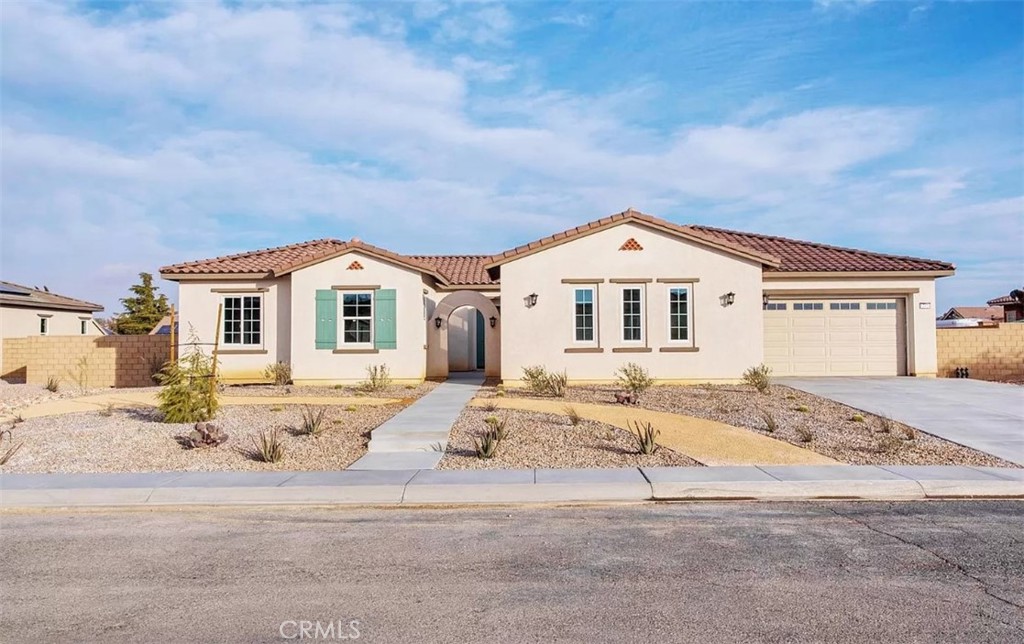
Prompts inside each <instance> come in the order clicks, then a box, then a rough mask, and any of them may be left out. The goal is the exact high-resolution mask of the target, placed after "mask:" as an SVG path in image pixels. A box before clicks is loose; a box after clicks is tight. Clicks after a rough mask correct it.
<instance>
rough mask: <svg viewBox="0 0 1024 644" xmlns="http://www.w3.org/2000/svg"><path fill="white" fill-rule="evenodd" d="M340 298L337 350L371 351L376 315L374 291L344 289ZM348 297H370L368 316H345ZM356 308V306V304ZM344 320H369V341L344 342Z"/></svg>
mask: <svg viewBox="0 0 1024 644" xmlns="http://www.w3.org/2000/svg"><path fill="white" fill-rule="evenodd" d="M340 295H341V297H339V298H338V350H342V351H343V350H346V349H373V348H374V347H375V345H374V340H375V338H374V335H375V334H374V328H373V327H374V319H375V318H374V316H375V315H376V313H377V296H376V290H374V289H359V290H349V289H347V288H346V289H345V290H344V291H342V292H341V294H340ZM348 295H356V296H358V295H369V296H370V315H369V317H367V316H365V315H358V316H353V317H346V316H345V297H346V296H348ZM357 306H358V304H357ZM345 320H369V321H370V340H369V341H368V342H346V341H345Z"/></svg>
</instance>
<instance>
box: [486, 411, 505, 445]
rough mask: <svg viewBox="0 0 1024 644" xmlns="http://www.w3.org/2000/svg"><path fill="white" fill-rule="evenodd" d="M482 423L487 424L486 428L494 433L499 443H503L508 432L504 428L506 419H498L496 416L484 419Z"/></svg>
mask: <svg viewBox="0 0 1024 644" xmlns="http://www.w3.org/2000/svg"><path fill="white" fill-rule="evenodd" d="M484 422H485V423H487V427H488V428H489V430H490V431H492V432H494V435H495V436H497V437H498V440H499V441H503V440H505V438H507V437H508V435H509V431H508V430H507V429H506V428H505V423H506V422H507V419H504V418H498V417H497V416H488V417H487V418H484Z"/></svg>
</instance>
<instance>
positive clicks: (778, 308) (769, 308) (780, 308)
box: [764, 302, 787, 311]
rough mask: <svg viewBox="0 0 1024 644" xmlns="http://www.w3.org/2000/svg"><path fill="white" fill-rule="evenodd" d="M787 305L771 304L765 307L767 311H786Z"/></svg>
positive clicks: (782, 303)
mask: <svg viewBox="0 0 1024 644" xmlns="http://www.w3.org/2000/svg"><path fill="white" fill-rule="evenodd" d="M786 306H787V304H786V303H785V302H769V303H767V304H765V305H764V310H765V311H785V310H786Z"/></svg>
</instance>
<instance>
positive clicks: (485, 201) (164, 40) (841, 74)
mask: <svg viewBox="0 0 1024 644" xmlns="http://www.w3.org/2000/svg"><path fill="white" fill-rule="evenodd" d="M0 12H2V13H0V16H2V34H0V35H2V64H0V72H2V78H0V83H2V86H0V91H2V116H0V125H2V132H0V134H2V146H0V164H2V168H0V169H2V177H0V180H2V191H3V192H2V195H0V196H2V201H0V208H2V211H0V215H2V235H3V238H2V251H3V257H2V273H3V278H4V279H7V280H11V281H15V282H20V283H25V284H29V285H40V286H41V285H43V284H46V285H48V286H49V287H50V289H51V290H55V291H58V292H63V293H67V294H69V295H73V296H76V297H81V298H84V299H91V300H94V301H98V302H100V303H102V304H104V305H106V306H107V307H108V312H116V311H119V310H120V307H119V305H118V303H117V299H118V298H119V297H121V296H123V295H124V293H125V291H126V289H127V287H128V286H129V285H130V284H131V283H132V282H133V281H134V279H135V275H136V274H137V273H138V272H139V271H150V272H156V270H157V269H158V267H159V266H161V265H163V264H168V263H174V262H179V261H186V260H192V259H199V258H203V257H210V256H214V255H220V254H225V253H230V252H238V251H244V250H250V249H254V248H262V247H267V246H274V245H279V244H286V243H292V242H297V241H302V240H306V239H315V238H320V237H337V238H343V239H344V238H349V237H353V236H358V237H360V238H362V239H364V240H367V241H369V242H371V243H375V244H378V245H381V246H384V247H387V248H389V249H392V250H395V251H397V252H404V253H490V252H495V251H499V250H502V249H505V248H509V247H512V246H515V245H517V244H519V243H523V242H525V241H529V240H531V239H534V238H536V237H540V236H544V235H547V234H550V233H553V232H556V231H559V230H562V229H565V228H568V227H571V226H574V225H577V224H579V223H581V222H584V221H589V220H591V219H595V218H598V217H602V216H605V215H608V214H610V213H613V212H618V211H621V210H623V209H625V208H626V207H627V206H633V207H635V208H637V209H639V210H642V211H644V212H648V213H650V214H654V215H658V216H662V217H665V218H667V219H671V220H673V221H677V222H680V223H703V224H708V225H717V226H722V227H727V228H737V229H741V230H749V231H755V232H763V233H770V234H778V235H785V236H790V237H795V238H799V239H810V240H814V241H821V242H826V243H833V244H839V245H845V246H853V247H859V248H865V249H869V250H878V251H883V252H893V253H898V254H907V255H915V256H921V257H928V258H935V259H942V260H947V261H952V262H954V263H956V264H957V266H958V268H959V270H958V275H957V276H956V277H953V278H947V279H944V280H940V282H939V302H938V308H939V309H940V310H941V309H943V308H946V307H948V306H952V305H954V304H979V303H981V302H983V301H984V300H986V299H988V298H991V297H994V296H997V295H1001V294H1005V293H1008V292H1009V291H1010V289H1012V288H1019V287H1020V286H1021V282H1022V279H1024V260H1022V259H1021V258H1022V257H1024V255H1022V252H1021V251H1022V248H1024V124H1022V118H1024V117H1022V115H1024V38H1022V34H1024V4H1022V3H1015V2H998V3H985V2H956V3H940V2H934V3H933V2H865V1H832V2H816V3H815V2H807V3H803V2H771V3H753V2H744V3H729V4H727V3H713V2H695V3H674V2H631V3H609V4H603V3H595V2H576V3H559V4H552V3H510V4H501V3H497V2H458V3H449V2H418V3H406V4H403V3H372V4H370V3H366V4H335V3H316V4H298V3H287V4H274V3H258V4H255V3H228V4H217V3H214V2H183V3H142V4H135V5H133V4H116V3H109V2H104V3H77V4H76V3H64V2H60V3H56V2H55V3H47V2H13V3H3V5H2V8H0ZM164 287H165V289H166V290H167V291H168V292H169V293H170V294H171V295H174V293H175V288H174V286H173V285H172V284H167V283H164Z"/></svg>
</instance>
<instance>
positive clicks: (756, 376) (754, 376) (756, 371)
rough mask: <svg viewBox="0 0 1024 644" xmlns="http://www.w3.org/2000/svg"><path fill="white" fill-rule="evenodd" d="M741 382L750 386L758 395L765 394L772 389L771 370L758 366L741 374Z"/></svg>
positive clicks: (765, 366) (761, 365)
mask: <svg viewBox="0 0 1024 644" xmlns="http://www.w3.org/2000/svg"><path fill="white" fill-rule="evenodd" d="M743 382H745V383H746V384H748V385H750V386H751V387H753V388H754V389H756V390H757V391H758V393H762V394H767V393H768V391H769V390H770V389H771V387H772V368H771V367H769V366H768V365H766V364H763V363H762V364H759V365H757V366H756V367H751V368H749V369H747V370H746V371H744V372H743Z"/></svg>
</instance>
